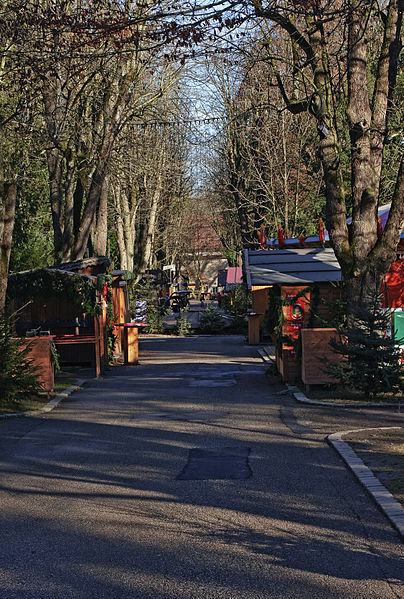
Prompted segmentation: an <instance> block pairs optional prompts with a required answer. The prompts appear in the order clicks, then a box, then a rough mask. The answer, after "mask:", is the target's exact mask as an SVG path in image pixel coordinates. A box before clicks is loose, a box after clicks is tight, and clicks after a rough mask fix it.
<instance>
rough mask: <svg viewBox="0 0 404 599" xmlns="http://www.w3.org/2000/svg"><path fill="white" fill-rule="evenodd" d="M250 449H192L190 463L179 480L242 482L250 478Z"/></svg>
mask: <svg viewBox="0 0 404 599" xmlns="http://www.w3.org/2000/svg"><path fill="white" fill-rule="evenodd" d="M249 453H250V450H249V448H248V447H223V448H221V449H199V448H195V449H190V450H189V457H188V461H187V463H186V465H185V467H184V469H183V470H182V472H181V473H180V474H179V475H178V476H177V480H242V479H246V478H250V477H251V476H252V472H251V469H250V466H249V464H248V456H249Z"/></svg>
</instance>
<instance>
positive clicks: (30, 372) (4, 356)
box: [0, 315, 41, 402]
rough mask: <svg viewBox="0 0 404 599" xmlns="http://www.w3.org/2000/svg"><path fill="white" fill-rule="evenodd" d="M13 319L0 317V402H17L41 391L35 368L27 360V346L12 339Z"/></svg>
mask: <svg viewBox="0 0 404 599" xmlns="http://www.w3.org/2000/svg"><path fill="white" fill-rule="evenodd" d="M13 322H14V321H13V317H10V318H7V317H6V316H4V315H0V364H1V370H0V402H3V401H12V402H18V400H19V399H20V398H22V396H23V395H25V394H36V393H38V392H39V391H40V390H41V384H40V382H39V381H38V376H37V368H36V367H35V366H33V364H32V360H30V359H29V358H28V354H29V352H30V348H29V345H28V346H27V347H25V348H22V345H23V343H24V341H23V340H22V339H18V338H15V337H13Z"/></svg>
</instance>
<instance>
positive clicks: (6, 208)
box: [0, 168, 17, 313]
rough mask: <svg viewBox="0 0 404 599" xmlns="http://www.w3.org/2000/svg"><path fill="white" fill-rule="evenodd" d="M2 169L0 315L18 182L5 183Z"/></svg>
mask: <svg viewBox="0 0 404 599" xmlns="http://www.w3.org/2000/svg"><path fill="white" fill-rule="evenodd" d="M1 174H2V169H1V168H0V178H1V180H0V313H1V312H3V311H4V308H5V303H6V293H7V277H8V268H9V264H10V254H11V242H12V239H13V229H14V218H15V206H16V201H17V180H13V181H11V182H5V181H3V179H2V177H1Z"/></svg>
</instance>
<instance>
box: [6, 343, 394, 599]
mask: <svg viewBox="0 0 404 599" xmlns="http://www.w3.org/2000/svg"><path fill="white" fill-rule="evenodd" d="M141 356H142V364H141V365H140V366H138V367H126V368H125V367H122V368H116V369H114V370H112V371H111V372H110V373H108V375H107V376H105V377H104V378H103V379H102V380H99V381H92V382H91V383H90V384H89V385H88V386H87V387H85V388H84V389H83V390H82V391H79V392H77V393H76V394H74V395H73V396H72V397H71V399H69V400H68V401H66V402H65V403H63V404H61V405H60V406H59V407H58V408H57V409H56V410H55V411H53V412H51V413H50V414H48V415H46V416H44V417H42V418H21V419H17V420H14V421H11V420H10V421H1V422H0V468H1V471H0V483H1V490H0V518H1V521H0V543H1V546H0V599H15V598H18V599H20V598H21V599H68V598H74V599H95V598H100V599H101V598H102V599H107V598H108V599H123V598H125V599H222V598H223V599H272V598H277V599H294V598H310V599H314V598H327V599H330V598H338V599H348V598H349V599H352V598H355V599H362V598H363V599H365V598H366V599H372V598H373V599H376V598H377V599H390V598H395V597H404V587H403V585H404V544H403V543H402V542H400V540H399V539H398V536H397V534H396V532H395V531H394V529H393V528H392V527H391V526H390V524H389V523H388V522H387V520H386V519H385V517H384V516H383V515H382V514H380V513H379V511H378V510H377V509H376V508H375V506H374V505H373V503H372V501H371V500H370V499H369V497H368V496H367V495H366V494H365V492H364V491H363V490H362V488H361V487H360V485H359V484H358V483H357V482H356V481H355V480H354V478H353V476H352V474H351V473H350V472H348V471H347V470H346V468H345V466H344V465H343V464H342V462H341V460H340V459H339V458H338V456H337V455H336V454H335V452H334V451H333V450H332V449H331V448H330V447H329V446H328V445H327V444H326V443H325V441H324V440H323V439H319V438H314V437H312V438H311V437H307V436H302V435H299V429H296V427H294V426H293V422H292V420H293V415H291V413H290V411H289V412H287V413H286V416H287V417H285V415H284V418H283V419H282V417H281V410H280V406H281V403H282V401H283V399H282V395H277V393H276V392H277V391H278V389H276V388H275V387H270V386H269V384H268V379H267V377H266V376H265V368H266V367H265V365H263V364H262V362H261V361H260V360H258V359H257V358H256V352H255V350H254V349H253V348H249V347H247V346H245V345H244V344H243V343H242V339H241V337H192V338H185V339H180V338H175V337H169V338H163V337H149V338H142V340H141ZM225 448H227V449H225ZM196 450H199V451H196ZM200 450H202V451H200ZM198 459H199V460H200V459H201V460H202V461H200V462H198V463H197V464H196V466H195V460H198ZM215 460H216V462H215V463H214V468H213V470H212V464H213V462H214V461H215ZM187 466H188V467H187ZM198 466H200V468H198ZM209 468H210V470H209ZM198 472H202V476H204V475H206V476H209V475H212V472H214V473H216V474H215V475H217V476H229V477H230V476H233V477H236V478H228V479H220V478H217V479H207V480H195V477H196V476H198ZM184 473H188V476H185V477H184V476H182V475H183V474H184ZM209 473H210V474H209ZM178 477H180V478H178ZM245 477H247V478H245Z"/></svg>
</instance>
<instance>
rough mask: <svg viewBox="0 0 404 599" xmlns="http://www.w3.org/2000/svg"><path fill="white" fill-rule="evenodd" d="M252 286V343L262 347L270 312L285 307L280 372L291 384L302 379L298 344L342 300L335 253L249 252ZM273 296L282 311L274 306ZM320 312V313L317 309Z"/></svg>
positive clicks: (305, 250) (307, 250)
mask: <svg viewBox="0 0 404 599" xmlns="http://www.w3.org/2000/svg"><path fill="white" fill-rule="evenodd" d="M244 268H245V273H246V281H247V286H248V288H249V289H250V290H251V292H252V311H251V313H250V314H249V329H248V342H249V343H250V344H253V345H254V344H257V343H259V342H260V329H261V325H262V323H263V321H264V316H265V313H266V312H267V310H268V309H270V310H272V311H273V312H274V313H275V312H276V310H277V309H278V308H279V306H281V311H282V313H281V320H282V330H281V332H280V333H281V335H279V336H278V339H280V341H279V343H276V357H277V365H278V370H279V372H280V373H281V375H282V378H283V380H284V381H285V382H296V380H298V379H300V374H301V368H300V363H299V360H298V359H297V356H296V347H295V345H294V343H293V342H294V341H296V340H297V339H298V337H299V334H300V331H301V330H302V329H303V328H305V327H307V326H308V324H309V321H310V320H312V321H313V322H311V323H310V324H311V325H312V326H313V324H314V325H315V320H313V319H314V318H315V317H314V314H315V315H316V317H318V318H320V319H321V320H323V319H324V320H327V319H328V318H329V317H330V310H331V308H330V307H329V306H330V305H332V303H333V302H335V300H337V299H339V298H340V286H339V283H340V281H341V269H340V267H339V264H338V262H337V259H336V257H335V254H334V251H333V250H332V249H331V248H293V249H292V248H291V249H282V250H271V251H267V250H253V251H251V250H245V251H244ZM270 292H271V293H272V296H273V297H275V296H277V301H278V304H277V306H275V305H272V306H270ZM314 308H315V309H314Z"/></svg>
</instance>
